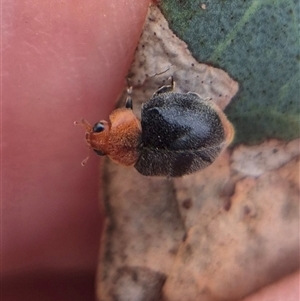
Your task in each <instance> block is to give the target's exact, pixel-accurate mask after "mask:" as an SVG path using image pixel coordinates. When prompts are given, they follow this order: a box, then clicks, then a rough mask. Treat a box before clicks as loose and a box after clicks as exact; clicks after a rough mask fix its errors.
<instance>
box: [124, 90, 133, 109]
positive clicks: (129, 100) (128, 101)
mask: <svg viewBox="0 0 300 301" xmlns="http://www.w3.org/2000/svg"><path fill="white" fill-rule="evenodd" d="M131 94H132V86H130V87H129V86H128V88H127V98H126V102H125V108H126V109H131V110H132V98H131Z"/></svg>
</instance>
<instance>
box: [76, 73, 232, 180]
mask: <svg viewBox="0 0 300 301" xmlns="http://www.w3.org/2000/svg"><path fill="white" fill-rule="evenodd" d="M174 85H175V84H174V81H173V78H171V84H170V85H165V86H162V87H160V88H159V89H158V90H157V91H156V92H155V93H154V94H153V95H152V97H151V98H150V99H149V101H148V102H146V103H144V104H143V105H142V110H141V120H139V119H138V118H137V117H136V116H135V114H134V113H133V111H132V98H131V88H129V89H128V96H127V99H126V104H125V108H119V109H116V110H114V111H113V112H112V113H111V115H110V116H109V122H107V121H104V120H101V121H99V122H97V123H96V124H95V125H94V126H91V125H90V124H89V123H88V122H87V121H86V120H84V119H82V120H81V122H80V124H81V125H83V126H84V127H85V130H86V136H85V138H86V142H87V144H88V146H89V148H91V149H93V150H94V151H95V152H96V153H97V154H98V155H100V156H105V155H107V156H108V157H110V159H112V160H113V161H115V162H117V163H119V164H122V165H125V166H134V167H135V168H136V169H137V171H138V172H139V173H141V174H142V175H145V176H167V177H181V176H183V175H187V174H190V173H193V172H196V171H198V170H200V169H203V168H205V167H207V166H209V165H210V164H212V163H213V162H214V161H215V159H216V158H217V157H218V155H219V154H220V153H221V151H222V150H223V149H224V148H225V147H226V146H228V145H229V144H230V142H231V141H232V140H233V137H234V129H233V126H232V124H231V123H230V122H229V121H228V119H227V117H226V116H225V114H224V113H223V111H222V110H221V109H220V108H219V107H218V106H217V105H215V104H214V103H212V102H211V101H209V100H208V99H203V98H201V97H200V96H199V95H198V94H196V93H193V92H188V93H177V92H173V89H174ZM77 124H79V123H77Z"/></svg>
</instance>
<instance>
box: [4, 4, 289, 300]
mask: <svg viewBox="0 0 300 301" xmlns="http://www.w3.org/2000/svg"><path fill="white" fill-rule="evenodd" d="M148 3H149V0H138V1H136V0H118V1H117V0H101V1H98V0H97V1H96V0H85V1H78V0H74V1H56V0H54V1H33V0H29V1H23V0H15V1H9V0H4V1H3V4H2V6H3V7H2V14H3V20H2V24H1V25H2V45H3V57H2V62H3V67H2V76H3V80H2V101H1V104H2V124H1V130H2V135H3V136H2V166H1V172H2V178H1V184H2V187H1V189H2V196H1V200H2V202H1V205H2V216H1V218H2V224H1V226H2V227H1V228H2V229H1V230H2V231H1V233H2V237H1V242H2V245H1V252H2V267H1V273H2V280H3V282H2V284H3V285H2V287H3V291H2V299H1V300H3V301H14V300H31V301H35V300H65V301H69V300H92V298H93V297H92V296H93V295H94V288H93V282H94V274H95V268H96V266H97V254H98V248H99V237H100V233H101V227H102V216H103V213H101V212H100V210H99V205H98V182H99V174H98V162H99V157H97V156H96V155H95V156H94V155H92V156H91V158H90V159H89V161H88V163H87V164H86V166H85V167H84V168H83V167H82V166H81V165H80V163H81V161H82V160H83V159H84V158H85V157H86V156H87V148H86V146H85V142H84V129H83V128H81V127H75V126H74V125H73V122H74V121H75V120H77V121H79V120H80V119H81V118H82V117H84V118H86V119H87V120H89V121H91V122H96V121H98V120H99V119H107V117H108V115H109V113H110V112H111V110H112V108H113V106H114V102H115V100H116V99H117V98H118V95H119V93H120V92H121V90H122V88H123V86H124V78H125V76H126V74H127V71H128V68H129V66H130V63H131V60H132V57H133V53H134V49H135V47H136V45H137V42H138V39H139V35H140V33H141V30H142V25H143V21H144V18H145V15H146V11H147V6H148ZM46 296H47V297H51V298H50V299H49V298H46ZM74 296H76V298H78V299H75V297H74ZM20 298H22V299H20ZM251 300H252V301H254V300H259V299H251ZM273 300H275V299H273ZM291 300H292V299H291Z"/></svg>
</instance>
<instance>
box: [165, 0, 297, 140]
mask: <svg viewBox="0 0 300 301" xmlns="http://www.w3.org/2000/svg"><path fill="white" fill-rule="evenodd" d="M203 4H205V7H204V6H203ZM160 6H161V9H162V11H163V13H164V15H165V16H166V18H167V19H168V21H169V25H170V28H171V29H172V30H173V31H174V32H175V33H176V34H177V35H178V37H179V38H181V39H182V40H184V41H185V42H186V43H187V45H188V47H189V49H190V51H191V52H192V54H193V56H194V57H195V58H196V59H197V60H198V61H200V62H203V63H208V64H211V65H213V66H216V67H219V68H222V69H223V70H225V71H226V72H228V73H229V74H230V75H231V76H232V77H233V78H234V79H235V80H237V81H238V82H239V85H240V91H239V92H238V94H237V95H236V97H234V99H233V101H232V102H231V103H230V104H229V106H228V107H227V108H226V114H227V115H228V118H229V119H230V120H231V121H232V122H233V124H234V126H235V129H236V139H235V143H248V144H249V143H250V144H254V143H259V142H261V141H263V140H265V139H266V138H278V139H285V140H292V139H295V138H297V137H299V136H300V123H299V116H300V80H299V78H300V72H299V60H300V51H299V19H300V18H299V2H298V0H273V1H270V0H269V1H267V0H265V1H263V0H261V1H258V0H253V1H250V0H247V1H242V0H231V1H225V0H219V1H217V0H207V1H206V0H205V1H204V0H203V1H199V0H186V1H184V0H182V1H179V0H176V1H175V0H164V1H162V3H161V5H160Z"/></svg>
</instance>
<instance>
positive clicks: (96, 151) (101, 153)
mask: <svg viewBox="0 0 300 301" xmlns="http://www.w3.org/2000/svg"><path fill="white" fill-rule="evenodd" d="M93 151H94V152H95V153H96V154H97V155H99V156H105V155H106V154H105V153H104V152H102V151H101V150H98V149H94V148H93Z"/></svg>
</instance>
